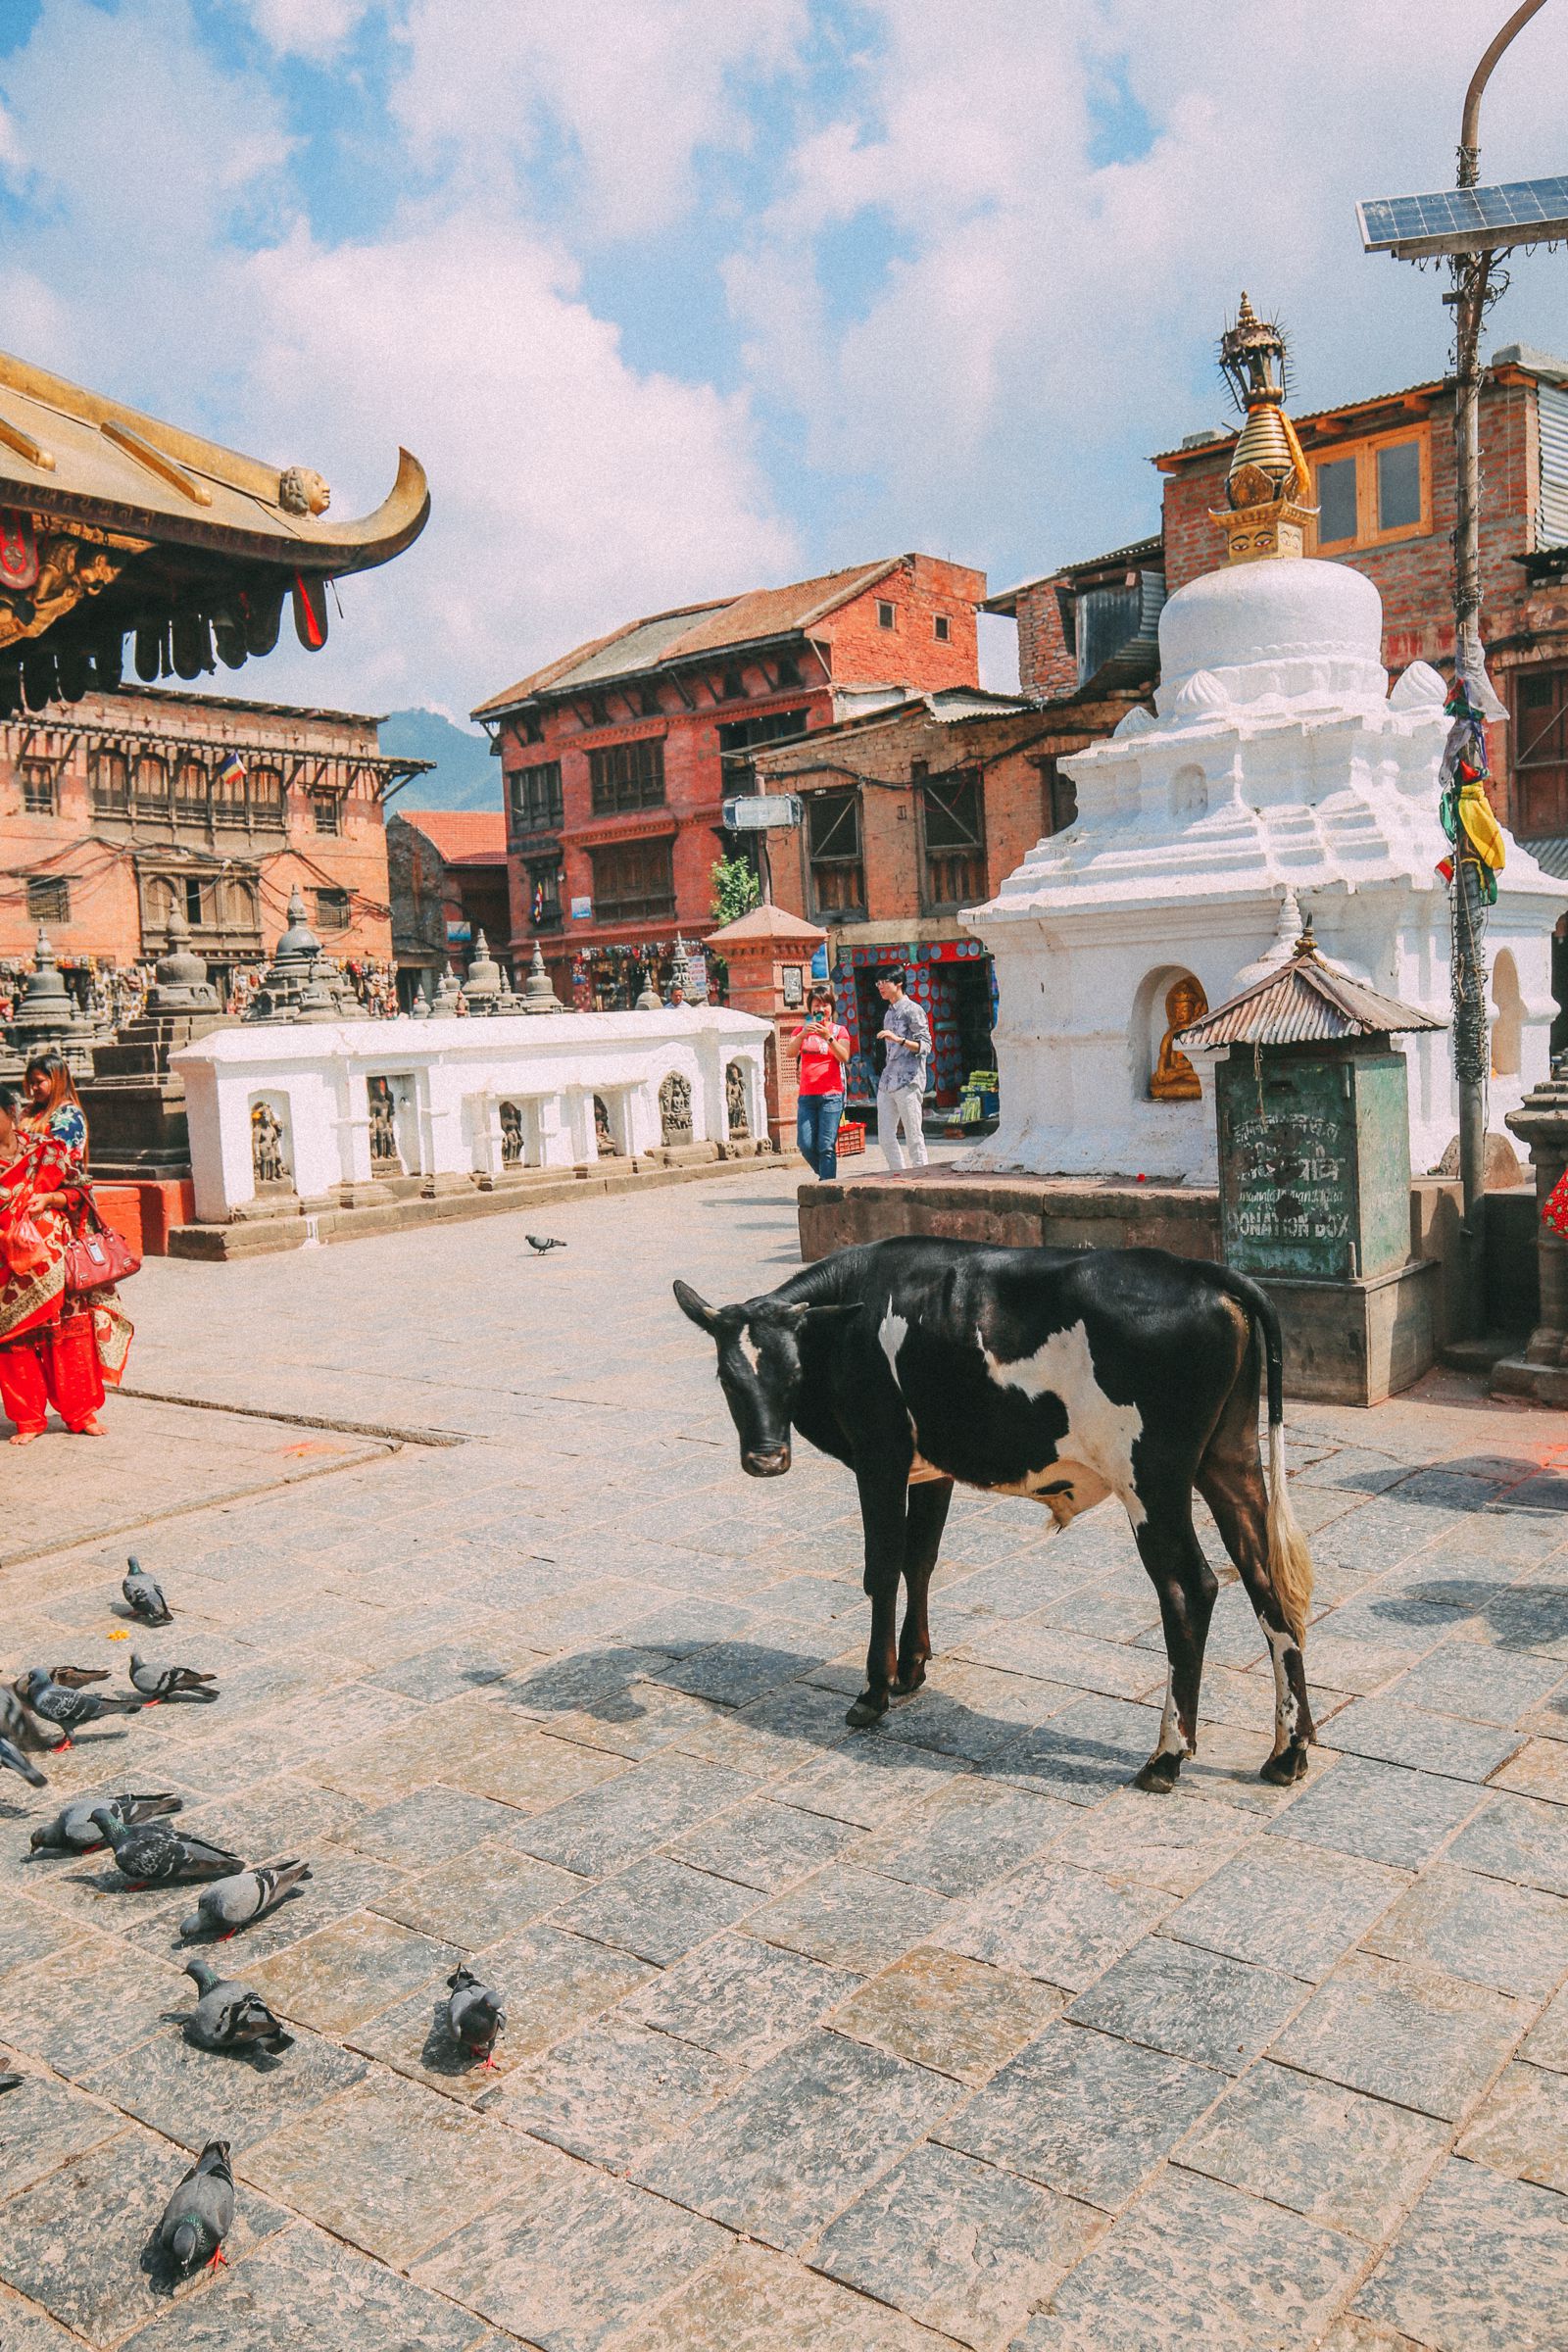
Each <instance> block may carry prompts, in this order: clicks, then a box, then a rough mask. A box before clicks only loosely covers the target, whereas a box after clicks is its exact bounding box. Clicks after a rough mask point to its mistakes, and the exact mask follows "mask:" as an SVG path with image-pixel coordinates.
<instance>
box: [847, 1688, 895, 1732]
mask: <svg viewBox="0 0 1568 2352" xmlns="http://www.w3.org/2000/svg"><path fill="white" fill-rule="evenodd" d="M887 1711H888V1702H887V1700H886V1699H885V1698H881V1699H877V1698H873V1697H872V1696H871V1693H870V1691H862V1692H861V1694H860V1696H859V1697H858V1699H857V1700H856V1702H855V1704H854V1706H853V1707H851V1709H850V1711H849V1713H848V1714H847V1715H846V1716H845V1718H844V1720H845V1722H846V1723H847V1724H848V1725H849V1727H850V1729H851V1731H852V1732H863V1731H864V1729H865V1727H866V1725H867V1724H868V1723H880V1722H881V1720H882V1718H883V1716H884V1715H885V1714H886V1713H887Z"/></svg>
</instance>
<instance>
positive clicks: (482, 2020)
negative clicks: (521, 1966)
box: [446, 1968, 507, 2066]
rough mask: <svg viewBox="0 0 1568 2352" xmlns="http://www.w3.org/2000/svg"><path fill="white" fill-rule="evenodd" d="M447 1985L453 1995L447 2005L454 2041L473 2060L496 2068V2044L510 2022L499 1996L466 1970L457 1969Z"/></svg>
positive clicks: (471, 1972)
mask: <svg viewBox="0 0 1568 2352" xmlns="http://www.w3.org/2000/svg"><path fill="white" fill-rule="evenodd" d="M447 1985H448V1986H449V1988H450V1991H451V1996H452V1997H451V1999H450V2000H449V2001H448V2002H447V2005H446V2008H447V2025H448V2027H449V2028H450V2030H451V2034H452V2038H453V2040H454V2041H455V2042H456V2043H457V2044H458V2047H459V2048H460V2049H462V2050H465V2051H466V2053H467V2055H468V2056H469V2057H470V2058H482V2059H483V2060H484V2062H485V2065H486V2066H494V2064H495V2046H496V2041H497V2038H498V2037H499V2035H500V2033H501V2029H502V2027H503V2026H504V2025H505V2024H506V2022H507V2013H506V2011H505V2009H503V2007H502V2006H501V1995H500V1993H499V1992H496V1991H495V1990H493V1989H492V1987H491V1986H490V1985H481V1984H480V1982H479V1980H478V1978H477V1977H476V1976H475V1975H474V1974H473V1971H472V1970H471V1969H467V1968H458V1969H455V1970H454V1971H453V1973H452V1975H451V1976H450V1977H448V1979H447Z"/></svg>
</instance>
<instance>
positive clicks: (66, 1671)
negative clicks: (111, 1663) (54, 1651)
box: [49, 1666, 109, 1691]
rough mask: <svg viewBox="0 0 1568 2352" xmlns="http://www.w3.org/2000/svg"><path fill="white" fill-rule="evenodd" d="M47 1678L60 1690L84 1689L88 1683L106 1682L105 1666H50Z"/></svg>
mask: <svg viewBox="0 0 1568 2352" xmlns="http://www.w3.org/2000/svg"><path fill="white" fill-rule="evenodd" d="M49 1680H50V1681H51V1682H52V1683H58V1684H59V1685H60V1688H61V1690H62V1691H85V1690H86V1688H87V1685H88V1684H89V1683H107V1682H108V1680H109V1669H108V1667H107V1666H51V1667H50V1669H49Z"/></svg>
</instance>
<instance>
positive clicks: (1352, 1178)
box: [1214, 1040, 1410, 1282]
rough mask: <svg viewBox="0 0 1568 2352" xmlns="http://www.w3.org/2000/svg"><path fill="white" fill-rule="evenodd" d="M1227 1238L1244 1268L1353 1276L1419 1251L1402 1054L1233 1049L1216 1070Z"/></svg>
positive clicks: (1306, 1276) (1228, 1254) (1229, 1251)
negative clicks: (1413, 1248) (1413, 1231)
mask: <svg viewBox="0 0 1568 2352" xmlns="http://www.w3.org/2000/svg"><path fill="white" fill-rule="evenodd" d="M1214 1092H1215V1101H1216V1105H1217V1110H1218V1117H1219V1205H1220V1234H1221V1242H1222V1247H1223V1250H1224V1257H1225V1263H1226V1264H1227V1265H1228V1266H1234V1267H1236V1269H1237V1271H1238V1272H1239V1273H1243V1274H1285V1275H1295V1276H1297V1277H1298V1278H1299V1279H1300V1280H1303V1281H1308V1282H1356V1281H1363V1280H1365V1279H1366V1278H1367V1277H1368V1276H1371V1275H1376V1274H1388V1273H1392V1272H1393V1271H1394V1270H1395V1268H1396V1267H1398V1266H1402V1265H1403V1264H1404V1262H1405V1260H1406V1259H1407V1258H1408V1256H1409V1254H1410V1112H1409V1102H1408V1097H1407V1093H1406V1086H1405V1069H1404V1055H1403V1054H1398V1053H1396V1052H1394V1051H1392V1050H1391V1049H1388V1048H1387V1047H1385V1048H1384V1050H1383V1051H1381V1052H1380V1051H1378V1050H1377V1048H1376V1046H1375V1045H1372V1046H1368V1047H1361V1046H1358V1045H1356V1044H1355V1043H1352V1042H1351V1041H1348V1040H1347V1041H1346V1042H1345V1043H1344V1044H1341V1045H1328V1044H1315V1045H1311V1046H1259V1047H1254V1048H1253V1050H1252V1051H1251V1052H1250V1053H1249V1052H1248V1051H1247V1049H1246V1048H1245V1047H1243V1048H1241V1049H1240V1050H1237V1049H1233V1050H1232V1052H1231V1053H1230V1054H1227V1056H1226V1058H1225V1059H1224V1060H1223V1061H1222V1062H1220V1064H1219V1065H1218V1067H1217V1069H1216V1070H1215V1073H1214Z"/></svg>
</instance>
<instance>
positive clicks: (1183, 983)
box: [1149, 972, 1208, 1103]
mask: <svg viewBox="0 0 1568 2352" xmlns="http://www.w3.org/2000/svg"><path fill="white" fill-rule="evenodd" d="M1207 1010H1208V999H1207V998H1206V997H1205V996H1204V994H1203V992H1202V989H1201V987H1200V986H1199V984H1198V982H1197V981H1196V980H1195V979H1194V978H1193V976H1192V974H1191V973H1190V972H1184V973H1183V974H1182V977H1181V978H1180V979H1179V980H1173V981H1172V982H1171V985H1170V987H1169V988H1168V989H1167V990H1166V991H1165V1022H1166V1028H1165V1034H1164V1036H1163V1037H1162V1038H1161V1039H1160V1041H1159V1053H1158V1054H1157V1055H1156V1057H1155V1061H1154V1070H1153V1075H1152V1078H1151V1079H1150V1081H1149V1099H1150V1101H1151V1102H1152V1103H1196V1102H1197V1101H1198V1100H1199V1097H1200V1096H1201V1094H1202V1091H1203V1090H1202V1087H1201V1084H1200V1083H1199V1077H1198V1072H1197V1071H1196V1070H1195V1069H1194V1067H1193V1065H1192V1063H1191V1062H1190V1061H1189V1060H1188V1058H1187V1056H1186V1054H1178V1053H1177V1051H1176V1048H1175V1045H1174V1044H1173V1043H1172V1040H1173V1039H1174V1038H1175V1037H1176V1036H1177V1035H1178V1034H1179V1032H1180V1031H1182V1030H1183V1029H1190V1028H1191V1027H1192V1025H1193V1023H1194V1021H1201V1019H1202V1017H1203V1015H1204V1013H1205V1012H1206V1011H1207Z"/></svg>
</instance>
